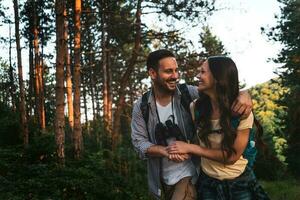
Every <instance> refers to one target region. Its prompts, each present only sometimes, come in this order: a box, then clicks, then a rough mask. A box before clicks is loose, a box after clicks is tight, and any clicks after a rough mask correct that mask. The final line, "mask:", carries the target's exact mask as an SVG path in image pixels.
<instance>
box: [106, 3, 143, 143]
mask: <svg viewBox="0 0 300 200" xmlns="http://www.w3.org/2000/svg"><path fill="white" fill-rule="evenodd" d="M141 4H142V0H138V2H137V10H136V15H135V16H136V20H135V44H134V48H133V50H132V55H131V58H130V59H129V60H128V61H127V62H126V66H127V69H126V71H125V73H124V74H123V76H122V78H121V81H120V89H119V92H118V94H119V99H118V102H117V105H116V110H115V113H114V125H113V131H112V133H113V138H112V142H113V148H115V147H116V145H117V143H118V136H119V135H118V134H119V133H120V125H121V112H122V110H123V107H124V103H125V94H126V91H125V90H126V87H127V85H128V82H129V81H128V80H129V78H130V75H131V73H132V71H133V69H134V65H135V64H136V61H137V57H138V53H139V51H140V49H141V13H142V12H141Z"/></svg>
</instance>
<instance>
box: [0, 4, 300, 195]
mask: <svg viewBox="0 0 300 200" xmlns="http://www.w3.org/2000/svg"><path fill="white" fill-rule="evenodd" d="M278 1H279V2H280V3H281V8H280V15H278V16H274V18H276V20H277V24H276V26H274V27H262V28H261V32H262V34H264V35H265V36H266V38H267V39H268V40H269V41H270V42H275V43H280V44H282V45H283V48H282V49H281V51H280V53H279V54H278V55H274V56H273V57H272V58H271V59H272V60H273V61H274V62H275V63H280V64H281V67H280V68H279V69H277V70H276V74H277V75H278V78H274V79H272V80H269V81H268V82H265V83H262V84H258V85H256V86H254V87H252V88H250V89H248V91H249V93H250V94H251V97H252V99H253V104H254V107H253V112H254V114H255V116H256V117H257V118H258V119H259V121H260V122H261V124H262V125H263V129H264V135H263V138H264V141H265V143H266V144H267V145H266V146H267V148H266V151H265V152H264V153H263V152H259V154H258V156H257V158H256V163H255V165H254V170H255V173H256V175H257V177H258V179H259V180H260V181H261V182H262V185H263V187H264V188H265V190H266V191H267V192H268V194H269V195H270V197H271V199H295V200H296V199H300V192H299V191H300V179H299V178H300V170H299V169H300V157H299V154H300V123H299V122H300V1H299V0H278ZM217 10H218V8H217V7H216V6H215V1H209V0H184V1H183V0H161V1H158V0H119V1H109V0H98V1H94V0H85V1H82V0H72V1H71V0H56V1H54V0H48V1H44V0H20V1H19V0H12V1H8V0H0V26H1V28H3V27H6V29H5V30H6V31H5V34H4V33H3V32H2V33H0V43H1V45H2V46H5V51H3V52H1V54H0V199H12V200H18V199H20V200H21V199H76V200H77V199H78V200H81V199H150V197H149V194H148V188H147V167H146V163H145V162H144V161H143V160H140V159H139V158H138V156H137V154H136V152H135V151H134V149H133V146H132V144H131V138H130V132H131V130H130V122H131V112H132V105H133V103H134V102H135V100H137V98H139V97H140V96H141V95H142V94H143V93H144V92H145V91H146V90H147V89H148V87H149V83H148V81H147V77H148V75H147V70H146V66H145V61H146V58H147V55H148V54H149V53H150V52H151V51H153V50H156V49H162V48H165V49H169V50H171V51H172V52H174V53H175V54H176V59H177V62H178V65H179V66H180V75H181V79H182V80H184V81H185V82H186V83H189V84H196V82H195V79H194V77H195V75H196V74H195V69H197V67H198V65H199V61H201V60H203V59H205V58H207V57H208V56H211V55H220V54H223V55H229V56H230V52H228V51H227V50H226V47H225V46H224V45H223V43H222V41H221V40H220V39H219V37H218V36H217V35H215V34H214V33H213V32H212V30H211V27H210V26H209V25H208V23H207V18H208V17H209V16H210V15H212V13H214V12H217ZM9 13H11V14H9ZM149 19H155V20H156V22H158V23H160V24H163V25H164V27H165V28H160V27H159V26H155V25H153V24H152V23H149ZM178 24H180V25H178ZM182 24H184V27H182ZM196 26H197V27H198V26H199V33H198V44H197V45H198V46H199V47H200V48H195V47H194V45H193V43H192V41H191V38H189V37H186V35H185V32H184V31H185V30H188V29H189V28H191V27H196ZM0 51H2V50H0ZM6 52H8V53H6Z"/></svg>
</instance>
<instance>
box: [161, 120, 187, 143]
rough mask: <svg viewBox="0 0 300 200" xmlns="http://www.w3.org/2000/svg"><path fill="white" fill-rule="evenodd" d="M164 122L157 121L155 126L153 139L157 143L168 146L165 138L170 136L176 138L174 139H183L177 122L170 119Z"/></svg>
mask: <svg viewBox="0 0 300 200" xmlns="http://www.w3.org/2000/svg"><path fill="white" fill-rule="evenodd" d="M165 124H166V125H164V124H163V123H161V122H159V123H158V124H157V125H156V127H155V139H156V142H157V144H158V145H162V146H168V143H167V139H168V138H171V137H174V138H176V140H180V141H185V138H184V136H183V135H182V133H181V130H180V128H179V127H178V125H177V124H174V123H173V122H172V120H170V119H169V120H167V121H166V122H165Z"/></svg>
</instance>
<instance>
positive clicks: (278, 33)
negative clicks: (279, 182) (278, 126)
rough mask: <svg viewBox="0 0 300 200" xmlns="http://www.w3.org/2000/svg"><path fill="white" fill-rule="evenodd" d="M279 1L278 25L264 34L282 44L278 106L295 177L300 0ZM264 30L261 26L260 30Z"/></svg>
mask: <svg viewBox="0 0 300 200" xmlns="http://www.w3.org/2000/svg"><path fill="white" fill-rule="evenodd" d="M278 1H279V2H280V3H281V15H280V16H279V17H276V18H277V19H278V22H277V26H275V27H273V28H272V29H271V30H270V31H269V33H267V35H268V37H269V39H270V40H273V41H277V42H280V43H282V44H283V46H284V47H283V48H282V49H281V52H280V53H279V54H278V57H277V58H276V59H275V61H276V62H278V63H283V66H282V67H281V68H280V69H279V70H278V74H279V76H280V78H281V80H282V85H283V86H284V87H286V88H288V89H289V91H288V93H286V95H285V96H283V99H282V101H281V102H280V104H281V105H283V106H286V108H287V115H286V116H284V117H283V118H281V119H283V120H284V123H285V125H286V127H285V128H284V131H285V133H286V135H287V142H288V148H287V151H286V152H285V154H286V157H287V159H286V162H287V163H288V167H289V169H290V170H291V171H292V172H293V173H294V175H295V176H297V177H300V171H299V168H300V157H299V154H300V147H299V143H300V136H299V133H300V124H299V121H300V71H299V65H300V46H299V45H300V31H299V30H300V12H299V9H300V1H299V0H278ZM263 30H264V29H263Z"/></svg>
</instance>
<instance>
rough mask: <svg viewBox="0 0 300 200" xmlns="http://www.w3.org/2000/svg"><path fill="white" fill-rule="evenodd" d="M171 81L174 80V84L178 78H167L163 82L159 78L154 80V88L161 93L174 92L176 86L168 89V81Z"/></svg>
mask: <svg viewBox="0 0 300 200" xmlns="http://www.w3.org/2000/svg"><path fill="white" fill-rule="evenodd" d="M173 81H175V82H176V84H177V83H178V79H168V80H166V81H164V83H163V82H162V80H161V79H157V80H154V84H155V85H156V88H157V89H158V90H160V91H161V92H162V93H165V94H174V92H175V90H176V88H175V89H173V90H172V89H169V88H168V86H167V84H168V82H173Z"/></svg>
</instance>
